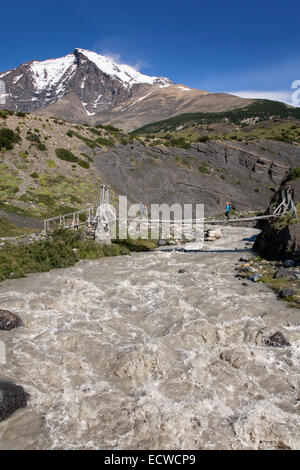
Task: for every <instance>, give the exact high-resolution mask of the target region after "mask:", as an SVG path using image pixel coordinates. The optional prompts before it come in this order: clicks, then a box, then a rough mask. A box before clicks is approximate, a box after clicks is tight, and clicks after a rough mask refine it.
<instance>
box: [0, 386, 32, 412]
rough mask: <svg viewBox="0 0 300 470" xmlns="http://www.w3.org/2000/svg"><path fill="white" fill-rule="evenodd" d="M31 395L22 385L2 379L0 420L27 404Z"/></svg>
mask: <svg viewBox="0 0 300 470" xmlns="http://www.w3.org/2000/svg"><path fill="white" fill-rule="evenodd" d="M28 398H29V395H28V394H27V393H26V392H25V391H24V389H23V387H21V386H20V385H15V384H14V383H11V382H5V381H1V380H0V421H2V420H4V419H6V418H8V417H9V416H10V415H11V414H12V413H14V412H15V411H16V410H18V409H19V408H24V407H25V406H26V405H27V400H28Z"/></svg>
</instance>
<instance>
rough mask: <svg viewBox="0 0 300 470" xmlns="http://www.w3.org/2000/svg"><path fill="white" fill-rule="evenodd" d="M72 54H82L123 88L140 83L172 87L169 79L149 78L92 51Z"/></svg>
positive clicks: (81, 50) (78, 50)
mask: <svg viewBox="0 0 300 470" xmlns="http://www.w3.org/2000/svg"><path fill="white" fill-rule="evenodd" d="M74 53H75V54H76V53H79V54H82V55H83V56H84V57H86V58H87V59H88V60H89V61H91V62H93V63H94V64H95V65H96V66H97V67H98V69H99V70H101V71H102V72H103V73H105V74H107V75H110V76H113V77H116V78H117V79H118V80H120V81H121V82H122V83H123V84H124V86H126V87H128V88H130V87H132V86H133V85H136V84H141V83H146V84H149V85H155V84H159V85H160V86H164V87H167V86H170V85H172V82H171V80H170V79H169V78H166V77H150V76H148V75H144V74H142V73H140V72H138V71H137V70H135V69H134V68H133V67H132V66H130V65H127V64H119V63H117V62H115V61H114V60H113V59H112V58H110V57H108V56H105V55H100V54H98V53H97V52H94V51H89V50H87V49H80V48H76V49H75V51H74Z"/></svg>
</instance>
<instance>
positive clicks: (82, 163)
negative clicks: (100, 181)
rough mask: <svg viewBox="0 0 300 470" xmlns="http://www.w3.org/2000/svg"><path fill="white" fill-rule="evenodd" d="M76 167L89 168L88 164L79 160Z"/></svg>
mask: <svg viewBox="0 0 300 470" xmlns="http://www.w3.org/2000/svg"><path fill="white" fill-rule="evenodd" d="M78 165H80V166H82V168H86V169H88V168H90V164H89V163H88V162H85V161H84V160H79V161H78Z"/></svg>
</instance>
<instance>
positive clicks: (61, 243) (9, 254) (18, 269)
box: [0, 230, 129, 281]
mask: <svg viewBox="0 0 300 470" xmlns="http://www.w3.org/2000/svg"><path fill="white" fill-rule="evenodd" d="M128 253H129V251H128V250H127V249H126V248H125V247H122V246H118V245H111V246H101V245H99V244H97V243H95V242H93V241H86V240H84V238H83V235H82V232H81V231H78V232H73V231H72V230H56V231H54V232H51V233H50V234H49V236H48V237H47V239H46V240H45V241H40V242H36V243H32V244H30V245H19V246H14V245H7V246H5V247H4V248H1V249H0V281H3V280H4V279H7V278H11V277H14V278H18V277H24V276H25V275H26V274H27V273H32V272H45V271H49V270H50V269H54V268H66V267H68V266H74V264H75V263H76V262H77V261H79V259H83V258H84V259H96V258H101V257H103V256H117V255H122V254H128Z"/></svg>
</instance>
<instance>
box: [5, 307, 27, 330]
mask: <svg viewBox="0 0 300 470" xmlns="http://www.w3.org/2000/svg"><path fill="white" fill-rule="evenodd" d="M21 325H22V320H21V318H20V317H18V316H17V315H16V314H15V313H12V312H10V311H9V310H1V309H0V330H6V331H9V330H12V329H13V328H16V327H17V326H21Z"/></svg>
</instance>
